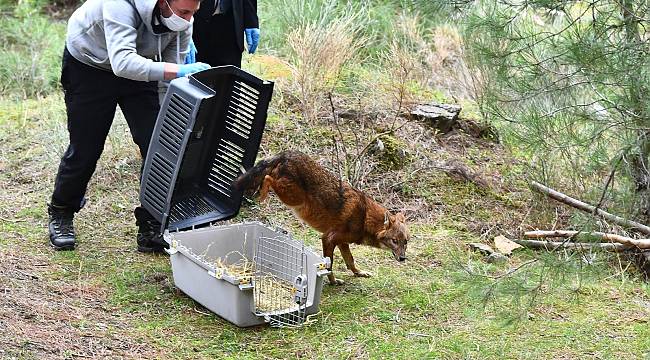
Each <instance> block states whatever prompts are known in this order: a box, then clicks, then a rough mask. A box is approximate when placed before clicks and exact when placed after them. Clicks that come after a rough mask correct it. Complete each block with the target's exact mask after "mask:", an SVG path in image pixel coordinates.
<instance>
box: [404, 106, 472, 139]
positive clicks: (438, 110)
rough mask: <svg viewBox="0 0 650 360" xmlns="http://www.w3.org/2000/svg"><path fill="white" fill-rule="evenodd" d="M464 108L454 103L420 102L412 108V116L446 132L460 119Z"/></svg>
mask: <svg viewBox="0 0 650 360" xmlns="http://www.w3.org/2000/svg"><path fill="white" fill-rule="evenodd" d="M461 110H462V108H461V107H460V106H459V105H452V104H437V103H428V104H418V105H416V106H415V107H414V108H413V110H411V113H410V115H411V117H412V118H415V119H419V120H422V121H426V122H428V123H430V125H431V126H433V127H434V128H436V129H438V130H440V132H441V133H443V134H446V133H448V132H450V131H451V130H452V129H453V128H454V125H456V123H457V120H458V114H460V111H461Z"/></svg>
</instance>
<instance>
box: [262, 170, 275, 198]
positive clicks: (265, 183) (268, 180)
mask: <svg viewBox="0 0 650 360" xmlns="http://www.w3.org/2000/svg"><path fill="white" fill-rule="evenodd" d="M272 186H273V178H272V177H270V176H269V175H266V176H264V180H262V185H261V186H260V194H259V201H260V202H263V201H264V200H266V198H267V197H268V196H269V190H270V189H271V187H272Z"/></svg>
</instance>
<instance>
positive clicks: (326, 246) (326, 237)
mask: <svg viewBox="0 0 650 360" xmlns="http://www.w3.org/2000/svg"><path fill="white" fill-rule="evenodd" d="M332 237H333V236H332V233H326V234H323V236H322V237H321V241H322V242H323V256H324V257H328V258H330V267H329V269H328V270H329V271H330V273H329V274H328V275H327V279H328V280H329V282H330V285H343V284H344V283H345V281H343V280H341V279H337V278H336V277H334V272H333V271H332V268H333V267H334V248H335V247H336V245H335V244H334V242H333V241H332V240H333V239H332Z"/></svg>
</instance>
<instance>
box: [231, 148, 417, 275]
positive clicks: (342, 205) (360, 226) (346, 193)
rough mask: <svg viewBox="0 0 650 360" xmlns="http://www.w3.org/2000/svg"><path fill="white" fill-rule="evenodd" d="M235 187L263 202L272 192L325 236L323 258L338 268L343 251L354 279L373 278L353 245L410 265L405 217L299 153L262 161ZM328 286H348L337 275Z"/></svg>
mask: <svg viewBox="0 0 650 360" xmlns="http://www.w3.org/2000/svg"><path fill="white" fill-rule="evenodd" d="M233 185H234V187H235V188H236V189H238V190H244V191H246V192H248V193H254V192H259V200H260V201H264V200H265V199H266V198H267V196H268V193H269V190H271V189H272V190H273V191H274V192H275V193H276V194H277V195H278V197H279V198H280V200H281V201H282V202H283V203H285V204H286V205H287V206H289V207H290V208H291V209H292V210H293V211H294V213H295V214H296V215H297V216H298V217H299V218H300V219H302V220H303V221H304V222H306V223H307V224H308V225H309V226H311V227H313V228H314V229H316V230H317V231H319V232H321V233H322V236H321V240H322V242H323V255H324V256H326V257H329V258H330V260H331V261H332V263H333V262H334V248H335V247H338V248H339V251H340V252H341V255H342V256H343V260H344V261H345V265H346V266H347V268H348V269H349V270H351V271H352V272H353V273H354V275H355V276H362V277H368V276H371V274H370V273H368V272H366V271H362V270H359V269H358V268H357V267H356V266H355V264H354V258H353V257H352V253H351V252H350V244H360V245H368V246H372V247H376V248H383V249H390V250H391V251H392V252H393V256H394V257H395V259H396V260H398V261H404V260H406V244H407V242H408V240H409V232H408V229H407V228H406V219H405V218H404V215H403V214H402V213H401V212H400V213H397V214H394V215H393V214H391V213H390V212H389V211H388V210H387V209H386V208H384V207H383V206H381V205H380V204H378V203H377V202H376V201H374V200H373V199H371V198H370V197H369V196H367V195H366V194H364V193H363V192H362V191H360V190H357V189H355V188H353V187H352V186H350V185H349V184H348V183H347V182H345V181H343V180H341V179H338V178H337V177H336V176H335V175H334V174H332V173H331V172H329V171H327V170H326V169H325V168H323V167H322V166H320V165H319V164H318V163H316V162H315V161H314V160H312V159H311V158H310V157H309V156H307V155H305V154H303V153H301V152H299V151H284V152H281V153H279V154H277V155H275V156H273V157H271V158H268V159H264V160H260V161H259V162H258V163H257V164H256V165H255V166H254V167H252V168H251V169H249V170H248V171H247V172H246V173H244V174H242V175H241V176H240V177H239V178H237V180H235V183H234V184H233ZM330 270H331V267H330ZM329 282H330V284H342V283H343V281H342V280H340V279H336V278H335V277H334V274H333V273H330V275H329Z"/></svg>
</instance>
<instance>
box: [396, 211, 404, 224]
mask: <svg viewBox="0 0 650 360" xmlns="http://www.w3.org/2000/svg"><path fill="white" fill-rule="evenodd" d="M395 220H397V221H398V222H401V223H405V222H406V217H404V213H403V212H398V213H397V214H395Z"/></svg>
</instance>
